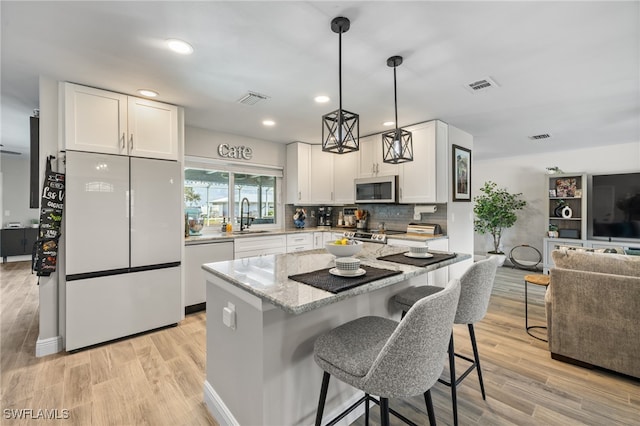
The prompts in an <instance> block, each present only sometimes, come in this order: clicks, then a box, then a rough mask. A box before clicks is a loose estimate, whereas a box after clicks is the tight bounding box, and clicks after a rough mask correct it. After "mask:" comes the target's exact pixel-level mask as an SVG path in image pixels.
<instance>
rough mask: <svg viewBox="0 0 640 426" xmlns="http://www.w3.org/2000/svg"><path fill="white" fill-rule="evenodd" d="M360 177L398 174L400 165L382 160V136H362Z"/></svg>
mask: <svg viewBox="0 0 640 426" xmlns="http://www.w3.org/2000/svg"><path fill="white" fill-rule="evenodd" d="M359 152H360V172H359V173H358V175H359V177H374V176H390V175H397V174H398V165H397V164H389V163H385V162H383V161H382V136H381V135H380V134H376V135H371V136H367V137H365V138H360V151H359Z"/></svg>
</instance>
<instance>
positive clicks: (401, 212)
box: [285, 203, 447, 234]
mask: <svg viewBox="0 0 640 426" xmlns="http://www.w3.org/2000/svg"><path fill="white" fill-rule="evenodd" d="M431 205H435V206H437V207H438V208H437V211H436V212H435V213H422V217H421V220H415V219H414V218H413V211H414V207H415V205H414V204H359V205H358V206H355V207H358V208H359V209H362V210H366V211H367V212H368V216H369V228H373V229H377V228H378V225H379V224H380V223H381V222H384V226H385V229H392V230H396V231H404V230H406V229H407V225H408V224H409V223H411V222H422V223H431V224H438V225H440V227H441V228H442V232H443V233H444V234H446V233H447V204H446V203H445V204H431ZM299 207H302V208H304V209H305V211H306V212H307V219H306V220H305V227H307V228H314V227H316V226H318V216H317V213H318V208H319V207H320V206H303V205H297V204H287V205H285V218H286V221H285V228H286V229H293V228H295V225H294V224H293V214H294V213H295V210H296V208H299ZM325 207H326V206H325ZM345 207H350V206H339V207H333V215H332V219H333V224H336V223H338V212H341V211H342V209H344V208H345Z"/></svg>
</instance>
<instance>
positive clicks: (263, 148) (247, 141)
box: [184, 126, 287, 167]
mask: <svg viewBox="0 0 640 426" xmlns="http://www.w3.org/2000/svg"><path fill="white" fill-rule="evenodd" d="M221 143H227V144H229V145H231V146H246V147H250V148H251V149H252V150H253V158H252V159H251V160H247V161H243V160H233V159H227V158H222V157H220V156H219V155H218V145H220V144H221ZM184 155H185V156H194V157H206V158H214V159H218V160H225V161H232V162H237V163H244V162H246V163H252V164H263V165H270V166H280V167H284V166H285V163H286V158H287V156H286V145H285V144H279V143H273V142H268V141H264V140H261V139H252V138H247V137H244V136H238V135H232V134H230V133H223V132H216V131H211V130H206V129H201V128H198V127H190V126H188V127H185V147H184Z"/></svg>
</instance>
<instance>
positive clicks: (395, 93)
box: [393, 65, 398, 134]
mask: <svg viewBox="0 0 640 426" xmlns="http://www.w3.org/2000/svg"><path fill="white" fill-rule="evenodd" d="M396 68H397V67H396V66H395V65H394V67H393V104H394V106H395V109H396V134H397V133H398V89H397V87H396Z"/></svg>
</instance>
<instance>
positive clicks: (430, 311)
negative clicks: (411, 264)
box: [314, 279, 460, 426]
mask: <svg viewBox="0 0 640 426" xmlns="http://www.w3.org/2000/svg"><path fill="white" fill-rule="evenodd" d="M441 290H442V291H440V292H438V293H437V294H434V295H433V296H431V297H425V298H423V299H421V300H420V301H419V302H417V303H415V304H414V305H413V307H412V308H411V309H409V311H408V312H407V314H406V316H405V318H404V320H403V321H401V322H400V323H398V322H397V321H393V320H390V319H387V318H381V317H374V316H367V317H362V318H358V319H356V320H353V321H350V322H348V323H346V324H343V325H341V326H339V327H336V328H334V329H333V330H330V331H328V332H326V333H325V334H323V335H321V336H320V337H318V338H317V339H316V342H315V345H314V358H315V361H316V363H317V364H318V366H320V368H322V369H323V370H324V376H323V379H322V388H321V391H320V400H319V402H318V412H317V416H316V425H317V426H319V425H320V424H321V421H322V414H323V411H324V404H325V400H326V397H327V390H328V387H329V379H330V377H331V376H335V377H337V378H338V379H340V380H341V381H343V382H345V383H347V384H349V385H351V386H353V387H355V388H357V389H360V390H362V391H364V393H365V395H364V397H363V398H361V399H360V400H359V401H357V402H356V403H355V404H353V405H352V406H351V407H349V408H348V409H347V410H345V411H344V412H343V413H342V414H340V415H339V416H338V417H336V418H335V419H334V420H333V421H331V422H329V423H328V424H329V425H332V424H335V423H336V422H337V421H339V420H340V419H342V418H343V417H344V416H345V415H347V414H348V413H349V412H351V411H352V410H354V409H355V408H356V407H357V406H358V405H359V404H360V403H362V402H365V403H366V405H365V416H366V419H367V420H366V424H368V418H369V402H370V401H373V402H376V403H379V404H380V417H381V423H382V425H383V426H384V425H388V424H389V413H392V414H394V415H396V416H397V417H399V418H400V419H401V420H403V421H405V422H406V423H408V424H414V423H413V422H411V421H410V420H408V419H407V418H405V417H404V416H402V415H400V414H399V413H397V412H395V411H394V410H392V409H390V408H389V398H407V397H412V396H415V395H420V394H423V395H424V399H425V403H426V406H427V412H428V414H429V422H430V423H431V424H435V415H434V414H433V404H432V402H431V393H430V388H431V386H433V384H434V383H435V382H436V381H437V380H438V377H440V374H441V373H442V370H443V368H444V360H445V359H446V355H447V343H448V341H449V336H450V335H451V329H452V327H453V318H454V316H455V312H456V307H457V305H458V298H459V295H460V281H459V280H457V279H454V280H451V281H450V282H449V283H448V284H447V286H446V287H445V288H444V289H441ZM370 395H377V396H379V397H380V400H379V401H378V400H376V399H374V398H372V397H371V396H370Z"/></svg>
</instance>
